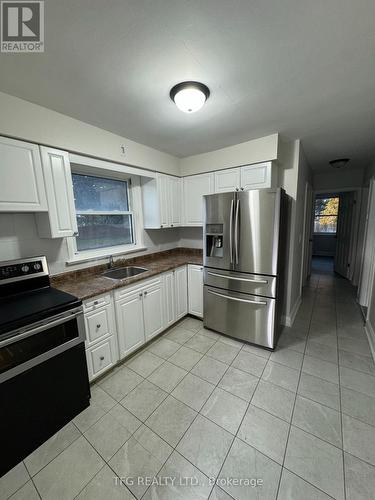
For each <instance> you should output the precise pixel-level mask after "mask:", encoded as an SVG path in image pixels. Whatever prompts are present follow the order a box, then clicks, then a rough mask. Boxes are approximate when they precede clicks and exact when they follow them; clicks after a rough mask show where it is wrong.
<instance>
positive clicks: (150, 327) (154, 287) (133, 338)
mask: <svg viewBox="0 0 375 500" xmlns="http://www.w3.org/2000/svg"><path fill="white" fill-rule="evenodd" d="M163 295H164V293H163V281H162V279H161V277H159V278H157V279H152V280H149V281H147V282H145V283H140V284H139V285H136V286H133V287H125V288H123V289H119V290H117V291H116V292H115V308H116V317H117V333H118V341H119V349H120V358H121V359H122V358H124V357H125V356H127V355H128V354H130V353H131V352H133V351H135V350H136V349H138V348H139V347H141V345H142V344H144V342H146V341H147V340H150V339H151V338H152V337H154V336H155V335H157V334H158V333H160V332H162V331H163V330H164V328H165V326H164V304H163Z"/></svg>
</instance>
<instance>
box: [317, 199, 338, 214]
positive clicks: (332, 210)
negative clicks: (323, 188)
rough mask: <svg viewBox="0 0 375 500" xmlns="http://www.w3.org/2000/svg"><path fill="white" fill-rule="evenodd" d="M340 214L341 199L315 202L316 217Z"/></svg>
mask: <svg viewBox="0 0 375 500" xmlns="http://www.w3.org/2000/svg"><path fill="white" fill-rule="evenodd" d="M338 213H339V198H338V197H335V198H317V199H316V200H315V215H337V214H338Z"/></svg>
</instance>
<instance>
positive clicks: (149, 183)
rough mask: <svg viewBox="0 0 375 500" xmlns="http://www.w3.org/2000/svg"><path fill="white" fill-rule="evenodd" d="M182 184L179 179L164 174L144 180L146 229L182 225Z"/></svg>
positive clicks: (143, 193) (143, 194)
mask: <svg viewBox="0 0 375 500" xmlns="http://www.w3.org/2000/svg"><path fill="white" fill-rule="evenodd" d="M181 183H182V180H181V179H180V178H179V177H173V176H171V175H164V174H157V177H156V178H154V179H149V178H144V179H142V199H143V217H144V227H145V229H159V228H168V227H176V226H180V225H181Z"/></svg>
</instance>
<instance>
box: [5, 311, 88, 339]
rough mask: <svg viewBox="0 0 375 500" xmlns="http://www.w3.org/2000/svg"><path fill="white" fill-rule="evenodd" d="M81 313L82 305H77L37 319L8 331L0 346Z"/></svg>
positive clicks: (46, 328)
mask: <svg viewBox="0 0 375 500" xmlns="http://www.w3.org/2000/svg"><path fill="white" fill-rule="evenodd" d="M82 314H83V307H82V306H79V307H76V308H74V309H70V310H69V311H65V312H63V313H61V314H57V315H56V316H52V318H51V317H49V318H46V319H44V320H43V321H39V322H37V323H33V324H32V325H30V326H28V327H22V328H19V329H18V330H13V331H12V332H10V334H9V336H8V338H7V339H5V340H3V341H1V342H0V348H1V347H5V346H7V345H9V344H14V343H15V342H18V341H19V340H23V339H25V338H27V337H31V336H32V335H36V334H37V333H40V332H43V331H44V330H48V329H49V328H53V327H54V326H58V325H61V324H62V323H66V322H67V321H70V320H72V319H74V318H78V316H81V315H82Z"/></svg>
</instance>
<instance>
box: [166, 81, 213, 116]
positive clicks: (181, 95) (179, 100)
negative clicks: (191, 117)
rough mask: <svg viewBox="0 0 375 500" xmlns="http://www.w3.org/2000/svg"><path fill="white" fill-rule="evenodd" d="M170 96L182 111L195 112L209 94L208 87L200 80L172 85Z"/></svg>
mask: <svg viewBox="0 0 375 500" xmlns="http://www.w3.org/2000/svg"><path fill="white" fill-rule="evenodd" d="M169 95H170V98H171V99H172V101H173V102H174V103H175V104H176V106H177V107H178V109H180V110H181V111H183V112H184V113H195V112H196V111H198V110H199V109H201V107H202V106H203V104H204V103H205V102H206V101H207V99H208V98H209V96H210V90H209V88H208V87H207V86H206V85H204V84H203V83H200V82H181V83H178V84H177V85H175V86H174V87H172V89H171V91H170V93H169Z"/></svg>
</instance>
